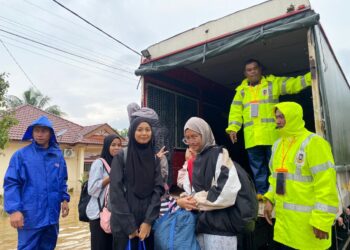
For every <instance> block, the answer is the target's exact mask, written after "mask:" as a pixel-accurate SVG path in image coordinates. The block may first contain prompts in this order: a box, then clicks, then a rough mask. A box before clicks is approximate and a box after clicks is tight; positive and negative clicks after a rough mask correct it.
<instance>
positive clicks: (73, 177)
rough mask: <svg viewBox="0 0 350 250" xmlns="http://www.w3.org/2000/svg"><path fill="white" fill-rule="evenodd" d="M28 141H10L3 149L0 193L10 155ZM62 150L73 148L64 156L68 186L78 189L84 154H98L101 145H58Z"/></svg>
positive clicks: (1, 192) (0, 161) (0, 157)
mask: <svg viewBox="0 0 350 250" xmlns="http://www.w3.org/2000/svg"><path fill="white" fill-rule="evenodd" d="M28 144H29V143H28V142H21V141H12V142H10V143H9V144H8V146H7V147H6V148H5V150H4V151H2V152H1V155H0V186H1V188H0V195H3V193H4V189H3V184H4V176H5V172H6V169H7V167H8V165H9V162H10V159H11V156H12V155H13V154H14V153H15V152H16V151H17V150H18V149H20V148H23V147H24V146H26V145H28ZM60 147H61V149H62V152H63V150H64V149H66V148H70V149H73V151H74V154H73V155H72V156H71V157H66V158H65V160H66V164H67V170H68V181H67V185H68V188H73V190H74V191H76V190H77V191H80V186H81V183H80V180H81V179H82V176H83V174H84V156H85V153H86V152H93V153H96V154H99V153H100V152H101V149H102V145H98V146H95V145H76V146H74V147H72V146H68V145H64V144H62V145H60Z"/></svg>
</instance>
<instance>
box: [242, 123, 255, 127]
mask: <svg viewBox="0 0 350 250" xmlns="http://www.w3.org/2000/svg"><path fill="white" fill-rule="evenodd" d="M253 124H254V123H253V121H250V122H246V123H244V124H243V126H244V127H245V128H246V127H249V126H252V125H253Z"/></svg>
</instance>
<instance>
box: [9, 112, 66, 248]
mask: <svg viewBox="0 0 350 250" xmlns="http://www.w3.org/2000/svg"><path fill="white" fill-rule="evenodd" d="M22 140H32V143H31V144H30V145H28V146H26V147H24V148H22V149H19V150H17V151H16V152H15V153H14V155H13V156H12V158H11V161H10V165H9V167H8V169H7V171H6V174H5V179H4V201H5V206H4V207H5V211H6V212H7V213H8V214H10V223H11V226H12V227H14V228H16V229H17V231H18V249H54V248H55V246H56V242H57V236H58V222H59V214H60V210H61V208H62V217H66V216H67V215H68V213H69V207H68V202H69V199H70V197H69V194H68V193H67V184H66V182H67V167H66V162H65V160H64V158H63V155H62V151H61V150H60V148H59V147H58V143H57V140H56V136H55V132H54V130H53V127H52V124H51V122H50V120H49V119H48V118H47V117H45V116H42V117H40V118H39V119H38V120H36V121H34V122H33V123H32V124H31V125H30V126H29V127H28V128H27V131H26V132H25V134H24V136H23V138H22Z"/></svg>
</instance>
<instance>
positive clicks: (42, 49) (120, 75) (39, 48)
mask: <svg viewBox="0 0 350 250" xmlns="http://www.w3.org/2000/svg"><path fill="white" fill-rule="evenodd" d="M0 36H2V37H4V38H7V39H10V40H12V41H15V42H17V43H21V44H24V45H26V46H29V47H32V48H35V49H38V50H41V51H44V52H47V53H50V54H53V55H56V56H60V57H63V58H65V59H68V60H71V61H74V62H77V63H79V64H83V65H85V66H88V67H94V66H92V65H89V64H86V63H84V62H82V61H79V60H77V59H74V58H70V57H68V56H64V55H62V54H59V53H55V52H53V51H50V50H47V49H44V48H41V47H38V46H34V45H32V44H27V43H25V42H22V41H19V40H16V39H14V38H12V37H8V36H6V35H0ZM6 43H7V44H10V45H12V46H14V47H17V48H20V49H23V50H26V48H23V47H21V46H18V45H14V44H11V43H9V42H6ZM31 52H32V53H33V54H38V55H41V56H45V57H48V56H46V55H43V54H40V53H37V52H34V51H31ZM48 58H50V59H52V60H54V59H53V58H51V57H48ZM59 62H61V63H64V62H62V61H59ZM67 64H70V65H73V66H76V65H74V64H71V63H67ZM77 67H78V66H77ZM94 69H98V70H101V71H105V72H108V73H110V74H114V75H116V76H119V77H124V78H126V79H129V80H132V81H134V80H136V79H132V78H131V77H128V76H126V75H122V74H118V73H117V72H114V71H109V70H107V69H104V68H100V67H94ZM113 79H115V78H113Z"/></svg>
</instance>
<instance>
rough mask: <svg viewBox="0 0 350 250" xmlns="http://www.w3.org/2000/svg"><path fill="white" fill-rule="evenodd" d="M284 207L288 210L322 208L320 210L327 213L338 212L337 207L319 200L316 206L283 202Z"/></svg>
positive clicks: (309, 210) (301, 210) (303, 210)
mask: <svg viewBox="0 0 350 250" xmlns="http://www.w3.org/2000/svg"><path fill="white" fill-rule="evenodd" d="M283 208H284V209H287V210H292V211H297V212H304V213H308V212H311V211H312V210H314V209H316V210H320V211H322V212H326V213H331V214H336V213H337V211H338V208H337V207H333V206H329V205H326V204H322V203H319V202H316V203H315V206H306V205H300V204H293V203H288V202H283Z"/></svg>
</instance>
